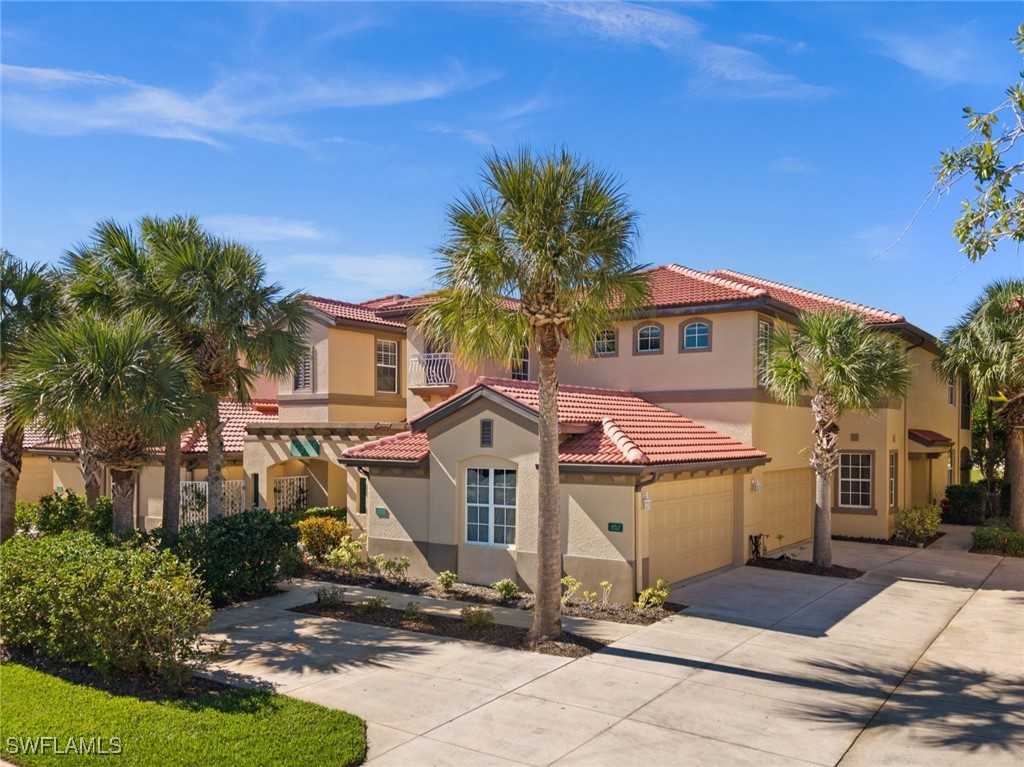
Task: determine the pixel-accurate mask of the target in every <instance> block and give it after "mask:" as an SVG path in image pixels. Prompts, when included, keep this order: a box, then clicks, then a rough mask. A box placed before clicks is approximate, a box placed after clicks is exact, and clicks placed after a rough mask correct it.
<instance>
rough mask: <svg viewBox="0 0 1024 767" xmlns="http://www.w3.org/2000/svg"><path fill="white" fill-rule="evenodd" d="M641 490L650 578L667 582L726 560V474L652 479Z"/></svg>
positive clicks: (729, 516)
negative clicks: (647, 504) (646, 505)
mask: <svg viewBox="0 0 1024 767" xmlns="http://www.w3.org/2000/svg"><path fill="white" fill-rule="evenodd" d="M647 492H648V493H649V495H650V496H651V511H650V547H649V551H650V563H649V564H650V577H651V582H652V583H653V582H654V581H655V580H657V579H658V578H664V579H665V580H666V581H668V582H669V583H673V582H675V581H680V580H682V579H683V578H690V577H691V576H694V575H700V574H701V573H706V572H708V571H709V570H714V569H716V568H719V567H725V566H726V565H730V564H732V552H733V508H732V506H733V503H732V478H731V477H711V478H707V479H684V480H678V481H675V482H656V483H654V484H653V485H651V486H650V487H649V488H648V489H647Z"/></svg>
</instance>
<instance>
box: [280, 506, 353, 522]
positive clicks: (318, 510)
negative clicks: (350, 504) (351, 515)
mask: <svg viewBox="0 0 1024 767" xmlns="http://www.w3.org/2000/svg"><path fill="white" fill-rule="evenodd" d="M278 513H279V514H281V515H282V516H284V517H286V518H287V519H288V520H289V521H290V522H291V523H292V524H293V525H297V524H299V522H301V521H302V520H304V519H309V518H310V517H333V518H334V519H336V520H338V521H339V522H344V521H346V520H347V519H348V511H347V509H346V508H345V507H344V506H311V507H310V508H308V509H299V510H291V509H283V510H280V509H279V510H278Z"/></svg>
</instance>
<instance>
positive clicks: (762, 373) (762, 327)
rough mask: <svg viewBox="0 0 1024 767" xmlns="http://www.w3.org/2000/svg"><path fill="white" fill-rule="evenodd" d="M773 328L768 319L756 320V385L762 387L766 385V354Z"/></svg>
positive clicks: (769, 347) (768, 349) (768, 350)
mask: <svg viewBox="0 0 1024 767" xmlns="http://www.w3.org/2000/svg"><path fill="white" fill-rule="evenodd" d="M774 329H775V325H774V324H773V323H772V322H771V321H770V320H758V321H757V385H758V386H759V387H761V388H762V389H763V388H765V387H766V386H767V385H768V354H769V352H770V349H771V346H770V344H771V338H772V331H773V330H774Z"/></svg>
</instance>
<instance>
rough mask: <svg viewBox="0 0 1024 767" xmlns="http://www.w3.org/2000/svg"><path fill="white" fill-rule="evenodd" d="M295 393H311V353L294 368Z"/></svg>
mask: <svg viewBox="0 0 1024 767" xmlns="http://www.w3.org/2000/svg"><path fill="white" fill-rule="evenodd" d="M293 388H294V390H295V391H313V352H310V353H309V354H307V355H306V356H305V357H303V358H302V362H300V363H299V366H298V367H297V368H295V383H294V386H293Z"/></svg>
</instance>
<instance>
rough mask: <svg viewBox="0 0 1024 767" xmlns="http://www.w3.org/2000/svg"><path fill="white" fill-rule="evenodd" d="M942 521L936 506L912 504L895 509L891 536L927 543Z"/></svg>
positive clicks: (940, 511) (939, 510) (912, 541)
mask: <svg viewBox="0 0 1024 767" xmlns="http://www.w3.org/2000/svg"><path fill="white" fill-rule="evenodd" d="M941 521H942V509H940V508H939V507H938V506H914V507H912V508H909V509H902V510H900V511H897V512H896V514H895V516H894V517H893V538H895V539H896V540H898V541H906V542H908V543H927V542H928V541H929V540H931V539H932V538H934V537H935V533H936V532H937V531H938V529H939V523H940V522H941Z"/></svg>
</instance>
